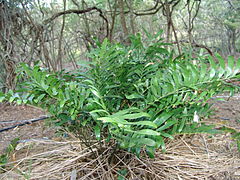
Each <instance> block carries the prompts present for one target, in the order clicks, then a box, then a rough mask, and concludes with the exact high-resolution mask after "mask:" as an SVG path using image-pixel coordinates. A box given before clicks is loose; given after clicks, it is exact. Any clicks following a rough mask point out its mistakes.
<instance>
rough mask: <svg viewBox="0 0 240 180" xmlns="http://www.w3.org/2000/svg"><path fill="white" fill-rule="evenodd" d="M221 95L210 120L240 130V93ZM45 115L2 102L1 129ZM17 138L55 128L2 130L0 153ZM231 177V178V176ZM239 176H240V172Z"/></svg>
mask: <svg viewBox="0 0 240 180" xmlns="http://www.w3.org/2000/svg"><path fill="white" fill-rule="evenodd" d="M220 97H224V99H225V101H217V100H215V99H213V100H211V101H210V104H213V106H212V107H213V108H214V109H215V113H216V114H215V115H213V117H212V118H211V119H209V120H208V121H212V122H217V123H219V124H224V125H227V126H229V127H233V128H234V129H236V130H239V131H240V94H236V95H235V96H234V97H231V98H229V99H228V98H227V97H226V96H220ZM44 115H46V113H45V112H44V111H42V110H41V109H37V108H33V107H30V106H12V105H11V106H10V105H6V104H0V129H3V128H5V127H9V126H12V125H15V124H18V121H22V120H28V119H33V118H39V117H42V116H44ZM10 121H12V123H10ZM15 138H19V139H20V140H27V139H42V138H45V139H54V138H55V129H54V128H52V127H48V126H46V124H45V123H44V121H39V122H36V123H32V124H29V125H24V126H21V127H16V128H14V129H11V130H8V131H4V132H1V133H0V155H1V153H3V152H4V149H6V147H7V146H8V145H9V144H10V142H11V141H12V140H13V139H15ZM223 145H224V144H223ZM235 150H236V149H235ZM235 150H234V151H235ZM236 153H237V152H234V154H236ZM219 156H220V154H219ZM234 156H235V155H234ZM235 160H237V164H238V165H239V166H238V167H236V164H233V166H235V167H232V168H235V169H236V168H237V169H238V170H239V171H240V159H235ZM239 173H240V172H239ZM229 178H230V179H231V177H229ZM237 178H240V174H239V176H238V177H237ZM237 178H236V179H237ZM0 179H1V178H0ZM220 179H221V178H220ZM233 179H235V178H233Z"/></svg>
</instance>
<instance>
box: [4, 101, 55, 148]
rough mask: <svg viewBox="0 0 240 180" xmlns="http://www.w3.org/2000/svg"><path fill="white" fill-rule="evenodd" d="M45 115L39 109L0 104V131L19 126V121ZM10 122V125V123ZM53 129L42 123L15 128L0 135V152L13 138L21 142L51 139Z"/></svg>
mask: <svg viewBox="0 0 240 180" xmlns="http://www.w3.org/2000/svg"><path fill="white" fill-rule="evenodd" d="M44 115H46V113H45V112H44V111H42V110H40V109H37V108H33V107H29V106H9V105H3V104H0V129H3V128H6V127H10V126H13V125H16V124H19V121H23V120H29V119H35V118H39V117H42V116H44ZM11 121H12V123H10V122H11ZM53 135H54V129H53V128H50V127H47V126H46V125H45V123H44V121H39V122H35V123H32V124H29V125H24V126H21V127H16V128H14V129H11V130H8V131H4V132H1V133H0V152H2V151H3V150H4V149H5V148H6V147H7V146H8V144H9V143H10V142H11V141H12V140H13V139H15V138H19V139H21V140H25V139H33V138H34V139H35V138H51V137H52V136H53Z"/></svg>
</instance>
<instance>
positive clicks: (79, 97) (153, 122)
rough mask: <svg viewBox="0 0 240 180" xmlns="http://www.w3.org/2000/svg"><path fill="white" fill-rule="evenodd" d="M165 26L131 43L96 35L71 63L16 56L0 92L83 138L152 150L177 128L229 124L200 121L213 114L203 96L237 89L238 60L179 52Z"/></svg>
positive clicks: (187, 130) (210, 129)
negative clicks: (12, 84) (53, 67)
mask: <svg viewBox="0 0 240 180" xmlns="http://www.w3.org/2000/svg"><path fill="white" fill-rule="evenodd" d="M161 34H162V31H159V33H157V34H155V35H151V34H149V33H147V36H148V40H147V41H146V42H147V43H143V41H142V39H141V36H140V34H137V35H135V36H134V35H132V36H131V37H130V41H131V44H130V45H129V46H126V45H124V44H120V43H110V42H109V41H108V40H107V39H105V40H104V41H103V43H100V42H96V44H97V46H98V47H97V48H92V50H91V52H90V53H89V54H88V57H89V59H90V61H82V63H81V66H80V68H79V69H77V70H76V71H70V72H65V71H61V72H55V73H54V72H49V70H48V69H46V68H44V67H43V66H41V64H40V63H38V64H35V65H34V66H30V65H27V64H24V63H23V64H21V65H20V68H19V70H18V81H19V83H18V86H17V88H16V90H15V91H12V90H10V91H8V93H6V94H3V93H1V94H0V100H1V102H3V101H9V102H16V103H17V104H31V105H34V106H39V107H41V108H43V109H46V110H47V111H48V112H49V114H50V115H51V120H52V122H53V123H54V124H55V125H56V126H61V127H62V128H64V129H67V130H68V131H70V132H73V133H74V134H75V135H76V136H77V137H79V138H80V139H81V140H82V141H83V142H84V143H85V144H86V145H87V146H89V147H90V146H92V145H93V144H94V143H96V141H99V143H100V144H101V143H103V141H104V142H109V144H113V145H114V146H115V148H116V150H117V149H119V148H122V149H126V150H128V151H129V152H132V153H135V154H137V155H140V153H141V152H143V151H146V152H147V154H148V156H150V157H154V152H155V150H156V149H158V148H161V149H162V150H163V151H166V147H165V141H166V139H173V138H174V136H175V135H176V134H194V133H210V134H214V133H220V132H222V131H223V130H224V131H230V132H231V133H233V134H234V138H235V139H236V140H237V142H238V144H239V138H240V135H239V133H238V132H234V130H232V129H228V128H226V127H225V128H224V127H222V128H218V129H216V128H215V127H214V125H210V124H205V123H202V122H201V121H202V120H204V119H205V118H207V117H208V116H209V115H210V114H211V110H210V105H209V104H208V100H209V99H211V98H212V97H213V96H215V95H217V94H219V93H225V92H228V93H230V95H233V94H234V93H235V92H237V91H238V90H239V87H238V86H235V85H233V84H232V83H231V80H234V79H237V78H239V70H240V60H234V58H233V57H232V56H229V57H228V62H227V63H225V60H224V59H223V58H222V57H221V56H220V55H218V54H216V55H215V56H206V55H199V56H198V57H195V58H192V57H191V56H189V55H188V54H182V55H180V56H176V55H175V54H174V51H173V50H172V47H171V46H172V45H171V44H169V43H164V42H163V39H162V38H161Z"/></svg>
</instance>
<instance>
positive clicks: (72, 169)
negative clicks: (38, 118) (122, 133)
mask: <svg viewBox="0 0 240 180" xmlns="http://www.w3.org/2000/svg"><path fill="white" fill-rule="evenodd" d="M166 146H167V152H166V153H162V152H161V151H160V150H159V151H157V153H156V157H155V159H150V158H148V157H147V156H146V155H145V154H142V158H141V159H139V158H137V157H136V156H134V155H131V154H129V153H128V152H125V151H118V152H114V150H113V147H111V146H109V145H108V146H107V145H106V144H103V145H102V147H101V148H99V144H95V145H93V146H92V147H91V148H87V147H86V146H84V145H82V143H81V142H80V141H78V140H77V139H72V140H71V141H53V140H41V141H40V140H36V141H32V142H31V143H29V144H28V145H25V147H20V146H19V147H18V149H20V150H18V151H15V152H14V153H13V154H12V161H11V162H10V163H9V164H7V165H6V167H5V170H6V171H5V172H4V173H2V174H1V175H0V179H4V180H5V179H6V180H10V179H34V180H37V179H44V180H45V179H51V180H53V179H54V180H58V179H61V180H62V179H71V180H74V179H79V180H88V179H89V180H93V179H99V180H112V179H118V176H119V172H120V170H126V172H127V175H126V179H129V180H145V179H149V180H150V179H151V180H154V179H156V180H157V179H159V180H161V179H164V180H168V179H170V180H172V179H178V180H188V179H197V180H201V179H212V180H214V179H216V180H221V179H222V180H227V179H229V180H230V179H240V157H239V154H238V152H237V149H236V146H235V145H233V143H232V141H231V139H230V137H229V136H228V135H224V136H223V135H217V136H214V137H211V138H210V137H208V136H207V135H194V136H181V137H177V138H176V139H175V140H174V141H171V142H167V143H166ZM96 147H98V148H99V149H100V150H97V149H98V148H96ZM2 168H3V167H2Z"/></svg>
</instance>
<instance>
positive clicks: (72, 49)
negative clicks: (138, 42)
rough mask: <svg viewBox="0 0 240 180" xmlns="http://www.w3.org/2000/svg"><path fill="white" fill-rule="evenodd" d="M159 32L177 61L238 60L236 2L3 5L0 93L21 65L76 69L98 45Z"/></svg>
mask: <svg viewBox="0 0 240 180" xmlns="http://www.w3.org/2000/svg"><path fill="white" fill-rule="evenodd" d="M161 30H163V35H162V38H163V39H164V41H165V42H167V43H172V44H173V45H174V48H175V52H176V54H178V55H181V54H182V53H188V54H191V55H193V57H194V54H196V53H198V54H199V53H206V54H211V55H213V53H214V52H218V53H220V54H221V55H223V56H228V55H234V56H239V52H240V38H239V37H240V1H238V0H49V1H47V0H1V1H0V69H1V72H0V88H1V89H2V90H3V91H7V90H8V89H14V87H15V84H16V83H15V76H16V72H15V71H16V65H17V64H18V63H19V62H26V63H28V64H32V63H33V62H35V61H41V63H42V65H43V66H45V67H47V68H49V69H51V70H52V71H59V70H62V69H64V68H66V67H69V66H71V68H78V67H79V66H81V63H79V61H81V60H88V58H87V57H86V52H89V51H90V49H91V48H92V47H95V46H96V42H97V41H96V40H98V41H99V42H102V41H103V40H104V39H105V38H107V39H108V40H109V41H110V42H121V43H124V44H126V45H128V44H129V43H130V41H129V36H130V35H131V34H137V33H140V34H143V35H142V38H143V41H144V40H147V39H146V35H147V33H152V34H157V33H158V32H160V31H161ZM201 48H203V50H201V52H200V49H201Z"/></svg>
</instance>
